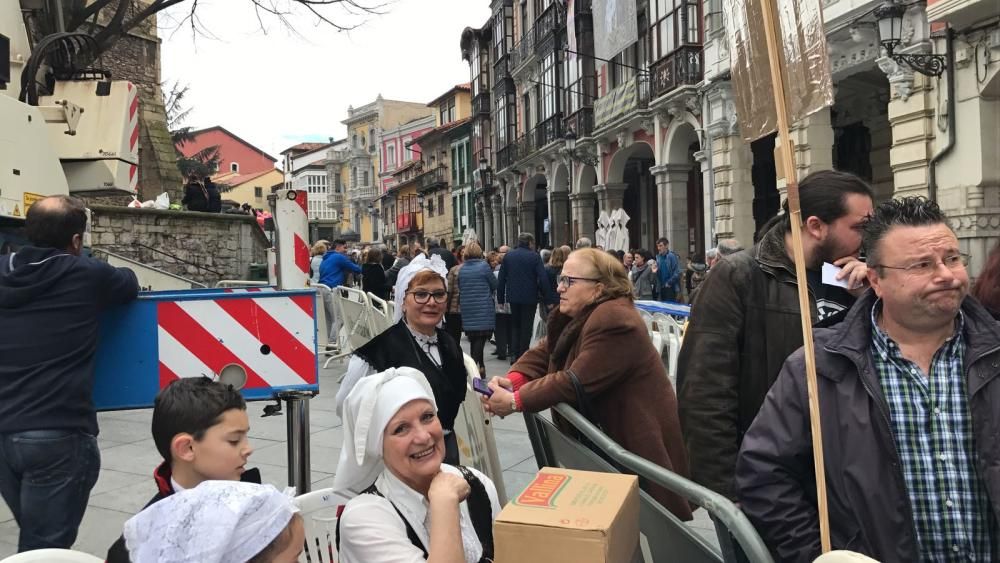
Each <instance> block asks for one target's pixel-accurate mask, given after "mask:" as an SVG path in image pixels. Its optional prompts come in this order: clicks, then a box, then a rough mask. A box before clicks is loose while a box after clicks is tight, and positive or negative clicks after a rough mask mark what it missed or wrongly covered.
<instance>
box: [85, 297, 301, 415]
mask: <svg viewBox="0 0 1000 563" xmlns="http://www.w3.org/2000/svg"><path fill="white" fill-rule="evenodd" d="M318 374H319V364H318V356H317V348H316V292H315V291H313V290H298V291H276V290H274V289H273V288H249V289H192V290H184V291H161V292H149V293H141V294H140V295H139V298H138V299H137V300H136V301H134V302H132V303H130V304H128V305H124V306H121V307H116V308H114V309H111V310H109V311H107V312H106V313H105V315H104V316H103V318H102V319H101V326H100V339H99V345H98V349H97V355H96V364H95V384H94V393H93V397H94V404H95V406H96V407H97V409H98V410H119V409H134V408H149V407H152V406H153V400H154V399H155V398H156V394H157V393H159V391H160V389H162V388H164V387H165V386H167V385H168V384H169V383H170V382H171V381H173V380H175V379H178V378H181V377H196V376H201V375H204V376H208V377H211V378H213V379H218V378H220V377H221V380H222V381H223V382H231V383H233V384H234V385H235V386H236V387H238V388H240V389H241V391H242V393H243V396H244V397H246V398H247V399H248V400H254V399H271V398H273V397H274V395H275V394H276V393H278V392H281V391H292V390H298V391H313V392H318V391H319V378H318ZM241 383H242V385H241Z"/></svg>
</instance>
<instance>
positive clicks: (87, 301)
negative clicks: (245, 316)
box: [0, 196, 139, 551]
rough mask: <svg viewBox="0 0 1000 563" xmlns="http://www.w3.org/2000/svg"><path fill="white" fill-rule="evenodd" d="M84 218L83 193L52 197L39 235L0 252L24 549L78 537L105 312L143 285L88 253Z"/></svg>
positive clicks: (3, 365)
mask: <svg viewBox="0 0 1000 563" xmlns="http://www.w3.org/2000/svg"><path fill="white" fill-rule="evenodd" d="M86 225H87V215H86V212H85V209H84V206H83V203H81V202H80V200H78V199H76V198H71V197H67V196H53V197H47V198H45V199H43V200H41V201H38V202H36V203H35V204H34V205H32V206H31V208H30V209H29V210H28V213H27V215H26V218H25V232H26V235H27V237H28V239H29V240H30V241H31V245H30V246H25V247H23V248H21V249H20V250H18V251H17V252H16V253H15V254H7V255H4V256H0V334H2V335H3V337H2V338H0V358H2V360H0V397H2V399H0V494H2V495H3V498H4V500H5V501H7V505H8V506H9V507H10V509H11V512H13V513H14V518H15V519H16V520H17V523H18V526H19V527H20V537H19V539H18V551H28V550H32V549H42V548H65V549H68V548H69V547H71V546H72V545H73V542H74V541H75V540H76V535H77V530H78V528H79V526H80V521H81V520H82V519H83V513H84V511H85V510H86V508H87V499H88V498H89V497H90V490H91V488H93V486H94V483H95V482H96V481H97V475H98V472H99V471H100V467H101V455H100V452H99V450H98V448H97V439H96V436H97V432H98V428H97V414H96V413H95V411H94V403H93V400H92V398H91V394H92V390H93V387H94V353H95V351H96V348H97V333H98V318H99V317H100V314H101V312H102V311H104V310H105V309H107V308H108V307H111V306H114V305H117V304H120V303H126V302H128V301H131V300H133V299H135V297H136V295H137V293H138V291H139V283H138V281H137V280H136V277H135V274H134V273H132V271H131V270H127V269H125V268H114V267H111V266H109V265H107V264H106V263H104V262H100V261H97V260H93V259H91V258H86V257H82V256H80V251H81V249H82V248H83V233H84V230H85V229H86Z"/></svg>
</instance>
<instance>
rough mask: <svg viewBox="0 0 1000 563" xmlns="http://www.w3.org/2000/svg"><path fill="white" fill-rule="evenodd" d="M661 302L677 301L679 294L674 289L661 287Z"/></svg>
mask: <svg viewBox="0 0 1000 563" xmlns="http://www.w3.org/2000/svg"><path fill="white" fill-rule="evenodd" d="M660 301H677V292H676V291H674V288H672V287H661V288H660Z"/></svg>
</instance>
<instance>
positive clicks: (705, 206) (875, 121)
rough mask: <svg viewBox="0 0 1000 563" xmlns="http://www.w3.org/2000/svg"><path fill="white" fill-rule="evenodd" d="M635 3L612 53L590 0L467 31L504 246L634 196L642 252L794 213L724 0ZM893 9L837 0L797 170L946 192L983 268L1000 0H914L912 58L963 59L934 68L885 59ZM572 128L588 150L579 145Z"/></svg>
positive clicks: (681, 246) (485, 206)
mask: <svg viewBox="0 0 1000 563" xmlns="http://www.w3.org/2000/svg"><path fill="white" fill-rule="evenodd" d="M631 1H632V3H633V4H634V6H633V7H634V10H632V11H630V12H629V13H630V14H634V15H635V18H636V22H635V24H636V25H635V27H636V29H637V31H638V33H637V39H636V41H634V42H633V43H631V44H629V45H627V46H625V48H624V50H623V51H621V52H619V53H617V54H613V55H610V56H597V55H599V54H600V53H597V52H596V51H597V50H596V49H595V46H597V45H601V44H602V42H603V43H606V41H604V40H605V39H607V38H606V37H602V36H601V35H600V34H601V30H599V29H595V27H599V26H595V25H594V23H595V21H596V20H597V19H598V15H597V14H596V13H595V8H597V5H598V4H599V3H597V2H591V1H589V0H573V1H572V2H566V3H562V2H549V1H546V0H533V1H530V2H514V1H513V0H493V1H492V3H491V9H492V16H491V18H490V20H489V21H488V22H486V24H484V25H483V26H482V27H480V28H468V29H466V30H465V32H463V35H462V43H461V47H462V54H463V57H464V58H465V59H466V60H467V61H469V63H470V75H471V77H472V79H473V83H474V84H477V83H478V84H480V85H481V86H482V87H481V88H480V89H479V91H477V92H474V96H475V98H474V102H473V105H474V112H473V115H474V118H475V127H474V133H473V146H474V147H475V150H476V151H481V152H485V153H488V156H485V157H483V160H484V161H485V162H486V163H488V164H489V165H490V166H489V168H490V170H489V172H488V173H487V174H485V175H483V177H485V178H487V179H488V180H489V181H487V182H485V183H482V184H481V185H478V186H477V188H476V194H477V200H476V201H477V208H478V209H480V210H482V211H481V212H482V214H483V217H484V236H483V238H484V241H485V242H486V244H487V245H488V246H497V245H499V244H503V243H505V242H510V241H512V240H514V238H515V237H516V234H517V232H518V231H523V230H526V231H529V232H533V233H535V234H536V236H537V235H538V233H539V232H540V225H542V224H543V221H544V220H546V219H547V220H548V223H549V225H550V226H551V227H550V229H551V231H550V232H551V236H550V237H548V240H547V241H546V242H548V243H549V244H563V243H566V242H571V241H572V240H573V239H575V238H577V237H579V236H592V235H593V233H594V231H595V229H596V221H597V218H598V217H599V216H600V214H601V213H605V212H610V211H611V210H613V209H616V208H619V207H621V208H624V209H625V211H626V212H627V213H628V215H629V216H630V217H631V220H630V222H629V225H628V230H629V233H630V246H632V247H645V248H651V247H652V246H653V244H654V242H655V240H656V238H658V237H659V236H666V237H667V238H669V239H670V240H671V247H672V248H673V249H674V250H675V251H677V252H678V253H679V254H680V255H681V256H682V257H688V256H690V257H692V258H700V257H701V256H702V255H703V254H704V252H705V250H706V249H707V248H711V246H713V245H714V244H715V241H717V240H718V239H720V238H729V237H735V238H737V239H739V240H740V241H742V242H743V243H744V244H746V245H749V244H751V243H752V242H753V240H754V238H755V233H756V231H757V229H758V228H759V227H761V226H762V225H763V224H764V223H765V222H766V221H767V220H768V219H769V218H771V217H772V216H773V215H774V214H775V213H777V212H778V211H779V209H780V204H781V201H782V198H783V195H784V181H783V180H778V179H776V178H775V176H776V175H775V170H776V166H775V157H774V149H775V146H776V140H775V136H774V135H771V136H768V137H764V138H762V139H758V140H755V141H753V142H748V141H747V140H745V139H744V138H743V135H742V134H741V133H742V132H741V130H740V119H739V116H738V115H736V112H735V104H734V93H733V89H732V85H731V75H730V58H729V52H730V46H729V45H728V41H727V39H726V33H725V27H724V26H725V22H724V19H723V18H724V7H723V0H700V1H698V0H692V1H690V2H670V3H664V2H654V1H651V0H631ZM879 2H881V0H860V1H852V0H823V11H824V12H823V15H824V22H825V26H826V33H827V42H828V48H829V58H830V70H831V75H832V78H833V82H834V88H835V98H834V104H833V106H832V107H830V108H828V109H824V110H822V111H820V112H818V113H816V114H814V115H812V116H810V117H809V118H807V119H805V120H803V121H801V122H798V123H794V124H793V127H792V132H791V134H792V136H793V138H794V141H795V147H796V167H797V173H798V176H799V177H800V178H801V177H803V176H805V175H806V174H808V173H809V172H812V171H814V170H821V169H829V168H836V169H841V170H846V171H850V172H853V173H855V174H858V175H859V176H861V177H862V178H864V179H866V180H867V181H868V182H870V183H871V184H872V186H873V187H874V189H875V192H876V195H877V198H878V199H879V200H883V199H886V198H890V197H893V196H899V195H926V196H929V197H931V198H933V199H935V200H936V201H938V203H939V204H941V206H942V208H943V209H944V210H945V211H946V212H947V213H948V214H949V216H951V217H952V220H953V224H954V226H955V228H956V231H957V232H958V235H959V238H960V240H961V243H962V248H963V250H964V251H966V252H968V253H969V254H971V255H972V263H971V266H970V270H971V271H972V273H973V274H975V273H976V272H978V270H979V268H981V266H982V262H983V259H984V257H985V255H986V253H987V251H988V249H989V248H990V246H991V245H993V244H995V243H996V241H997V238H998V236H1000V111H998V110H1000V103H998V102H997V101H996V100H997V99H1000V97H998V94H1000V77H998V73H997V70H998V68H1000V56H998V52H1000V29H998V23H997V19H996V16H997V15H998V14H997V10H996V6H995V3H994V4H993V5H990V3H989V2H988V1H987V0H971V1H970V0H935V1H932V2H930V5H929V6H925V5H923V4H921V3H916V4H910V5H907V10H906V12H905V17H904V25H903V41H902V45H901V46H900V47H899V48H898V49H897V51H896V52H897V53H900V52H901V53H938V54H945V53H948V52H950V53H951V55H949V57H951V58H953V60H951V61H950V62H948V63H947V66H948V68H947V70H946V71H945V73H944V75H943V76H941V77H940V78H932V77H927V76H924V75H922V74H919V73H916V72H914V71H913V70H912V69H911V68H909V67H908V66H907V65H906V64H901V63H897V62H896V61H895V60H893V59H892V58H889V57H887V56H886V52H885V50H884V48H883V47H882V45H881V43H880V38H879V35H878V25H877V21H876V20H875V18H874V15H873V11H874V8H876V7H877V6H878V5H879ZM600 4H601V5H602V6H604V8H605V9H606V8H607V6H608V5H610V4H611V3H600ZM617 4H618V5H619V6H620V5H623V4H624V3H622V2H619V3H617ZM666 4H669V6H667V5H666ZM602 17H603V14H602ZM949 44H950V45H951V48H950V49H949ZM570 46H572V47H574V48H573V49H570V48H569V47H570ZM571 51H572V53H571ZM553 53H554V54H553ZM571 55H572V56H571ZM484 58H486V59H487V60H488V64H483V63H482V60H483V59H484ZM483 77H485V78H483ZM949 84H951V85H952V86H953V95H952V96H950V97H951V98H952V99H951V100H949V91H951V89H950V88H949ZM483 95H485V97H486V99H485V100H478V98H479V97H481V96H483ZM553 96H554V102H553V103H554V104H555V105H550V102H549V100H550V99H551V98H552V97H553ZM477 100H478V101H477ZM487 108H488V109H487ZM570 130H572V131H573V133H574V136H575V137H576V144H577V148H576V149H575V151H570V150H569V146H570V145H569V144H568V143H565V142H562V141H563V139H564V138H565V137H566V133H567V132H569V131H570Z"/></svg>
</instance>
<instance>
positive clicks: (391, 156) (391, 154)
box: [385, 145, 396, 170]
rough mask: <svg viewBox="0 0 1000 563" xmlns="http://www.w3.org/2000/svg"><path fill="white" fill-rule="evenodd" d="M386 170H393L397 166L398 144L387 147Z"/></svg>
mask: <svg viewBox="0 0 1000 563" xmlns="http://www.w3.org/2000/svg"><path fill="white" fill-rule="evenodd" d="M385 160H386V163H385V164H386V166H385V168H386V170H391V169H393V168H394V167H395V166H396V145H389V146H387V147H386V148H385Z"/></svg>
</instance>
